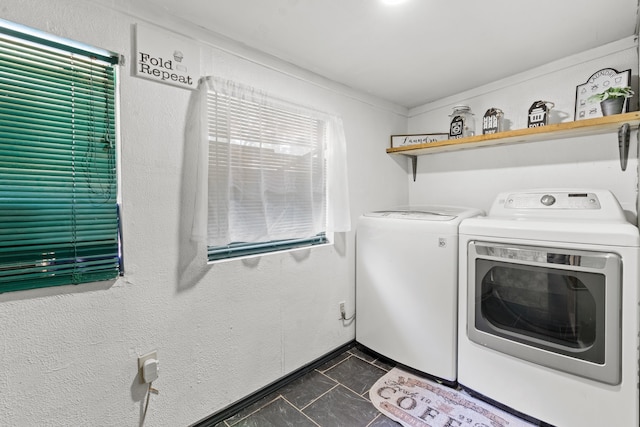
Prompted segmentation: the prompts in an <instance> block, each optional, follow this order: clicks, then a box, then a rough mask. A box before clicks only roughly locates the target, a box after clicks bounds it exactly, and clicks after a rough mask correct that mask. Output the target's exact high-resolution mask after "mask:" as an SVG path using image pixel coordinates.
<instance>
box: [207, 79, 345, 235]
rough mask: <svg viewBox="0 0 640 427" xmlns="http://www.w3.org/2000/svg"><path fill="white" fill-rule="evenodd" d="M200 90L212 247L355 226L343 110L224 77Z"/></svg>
mask: <svg viewBox="0 0 640 427" xmlns="http://www.w3.org/2000/svg"><path fill="white" fill-rule="evenodd" d="M199 91H200V97H201V100H202V103H201V104H200V105H201V106H202V108H201V117H202V120H201V123H202V124H203V125H204V126H205V129H206V131H205V132H204V133H205V135H204V137H205V138H206V140H207V141H208V160H209V161H208V182H207V188H208V190H207V191H206V192H207V198H208V216H207V218H208V220H207V236H208V238H207V242H208V245H209V246H222V245H226V244H228V243H231V242H238V241H243V242H256V241H271V240H281V239H293V238H308V237H311V236H312V235H315V234H317V233H320V232H344V231H349V230H350V228H351V219H350V218H351V215H350V209H349V194H348V182H347V158H346V141H345V136H344V129H343V124H342V120H341V119H340V118H339V117H336V116H332V115H330V114H327V113H324V112H319V111H317V110H315V109H313V108H312V107H307V106H302V105H299V104H294V103H292V102H288V101H285V100H283V99H281V98H278V97H275V96H272V95H270V94H267V93H265V92H262V91H260V90H257V89H255V88H252V87H248V86H244V85H242V84H239V83H236V82H233V81H231V80H226V79H222V78H218V77H208V78H206V79H204V84H201V86H200V88H199ZM309 135H312V136H309ZM313 135H320V137H319V138H318V140H314V138H316V137H315V136H313ZM202 145H207V144H206V143H205V144H202ZM325 165H326V168H325ZM325 186H326V187H325ZM325 188H326V199H325V197H324V196H325V191H324V189H325ZM198 193H199V194H200V195H202V192H201V191H198Z"/></svg>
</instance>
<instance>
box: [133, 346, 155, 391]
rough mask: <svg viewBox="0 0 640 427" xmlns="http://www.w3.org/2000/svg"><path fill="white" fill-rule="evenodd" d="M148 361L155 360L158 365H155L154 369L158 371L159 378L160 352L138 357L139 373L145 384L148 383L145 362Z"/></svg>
mask: <svg viewBox="0 0 640 427" xmlns="http://www.w3.org/2000/svg"><path fill="white" fill-rule="evenodd" d="M147 360H155V361H156V363H155V364H154V365H153V367H154V368H155V369H156V374H155V375H156V376H157V361H158V352H157V351H155V350H154V351H151V352H149V353H147V354H145V355H142V356H138V372H139V373H140V381H142V382H143V383H144V382H148V381H145V378H144V362H146V361H147Z"/></svg>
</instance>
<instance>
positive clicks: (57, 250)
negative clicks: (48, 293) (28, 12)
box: [0, 21, 120, 292]
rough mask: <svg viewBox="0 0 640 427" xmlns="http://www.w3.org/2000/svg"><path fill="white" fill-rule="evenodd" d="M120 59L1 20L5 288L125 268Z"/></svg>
mask: <svg viewBox="0 0 640 427" xmlns="http://www.w3.org/2000/svg"><path fill="white" fill-rule="evenodd" d="M116 62H117V58H116V57H114V56H113V55H110V54H109V53H106V52H101V51H99V50H89V49H88V48H86V47H84V46H81V45H78V44H73V43H67V42H66V41H62V40H59V39H54V38H50V37H47V36H44V35H43V34H41V33H38V32H35V31H31V30H28V29H24V28H22V27H18V26H16V25H15V24H11V23H7V22H6V21H1V22H0V236H1V237H0V292H7V291H16V290H23V289H31V288H40V287H47V286H56V285H65V284H78V283H85V282H93V281H98V280H107V279H112V278H114V277H116V276H117V275H118V274H119V271H120V257H119V239H118V205H117V179H116V144H115V138H116V132H115V70H114V64H115V63H116Z"/></svg>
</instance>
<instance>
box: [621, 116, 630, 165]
mask: <svg viewBox="0 0 640 427" xmlns="http://www.w3.org/2000/svg"><path fill="white" fill-rule="evenodd" d="M629 134H630V127H629V123H625V124H623V125H622V126H620V128H619V129H618V151H619V152H620V168H621V169H622V171H625V170H626V169H627V160H628V159H629Z"/></svg>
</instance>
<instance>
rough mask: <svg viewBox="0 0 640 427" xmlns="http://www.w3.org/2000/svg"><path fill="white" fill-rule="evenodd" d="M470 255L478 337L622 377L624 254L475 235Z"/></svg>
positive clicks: (474, 335) (573, 368)
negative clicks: (476, 239) (501, 241)
mask: <svg viewBox="0 0 640 427" xmlns="http://www.w3.org/2000/svg"><path fill="white" fill-rule="evenodd" d="M469 254H470V259H469V264H470V265H469V271H473V273H472V274H470V275H469V296H470V297H469V304H468V308H469V319H470V320H471V319H473V322H470V324H469V325H468V332H469V338H470V339H471V340H472V341H475V342H478V343H480V344H483V345H487V346H489V347H491V348H494V349H496V350H500V351H502V352H505V353H508V354H511V355H513V356H516V357H518V358H521V359H525V360H529V361H531V362H534V363H538V364H541V365H546V366H550V367H553V368H556V369H561V370H564V371H567V372H571V373H575V374H578V375H584V376H588V377H594V375H592V372H599V373H597V374H596V375H595V377H596V378H595V379H600V380H602V381H605V382H610V383H616V382H618V381H619V377H620V373H619V359H620V355H619V348H620V339H619V335H620V329H619V322H620V320H619V316H618V313H619V308H620V286H621V285H620V265H621V261H620V257H619V256H618V255H616V254H611V253H596V252H586V251H567V250H566V249H552V248H543V247H529V246H508V245H502V244H490V243H483V242H472V243H471V244H470V246H469ZM614 365H616V366H618V368H614Z"/></svg>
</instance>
